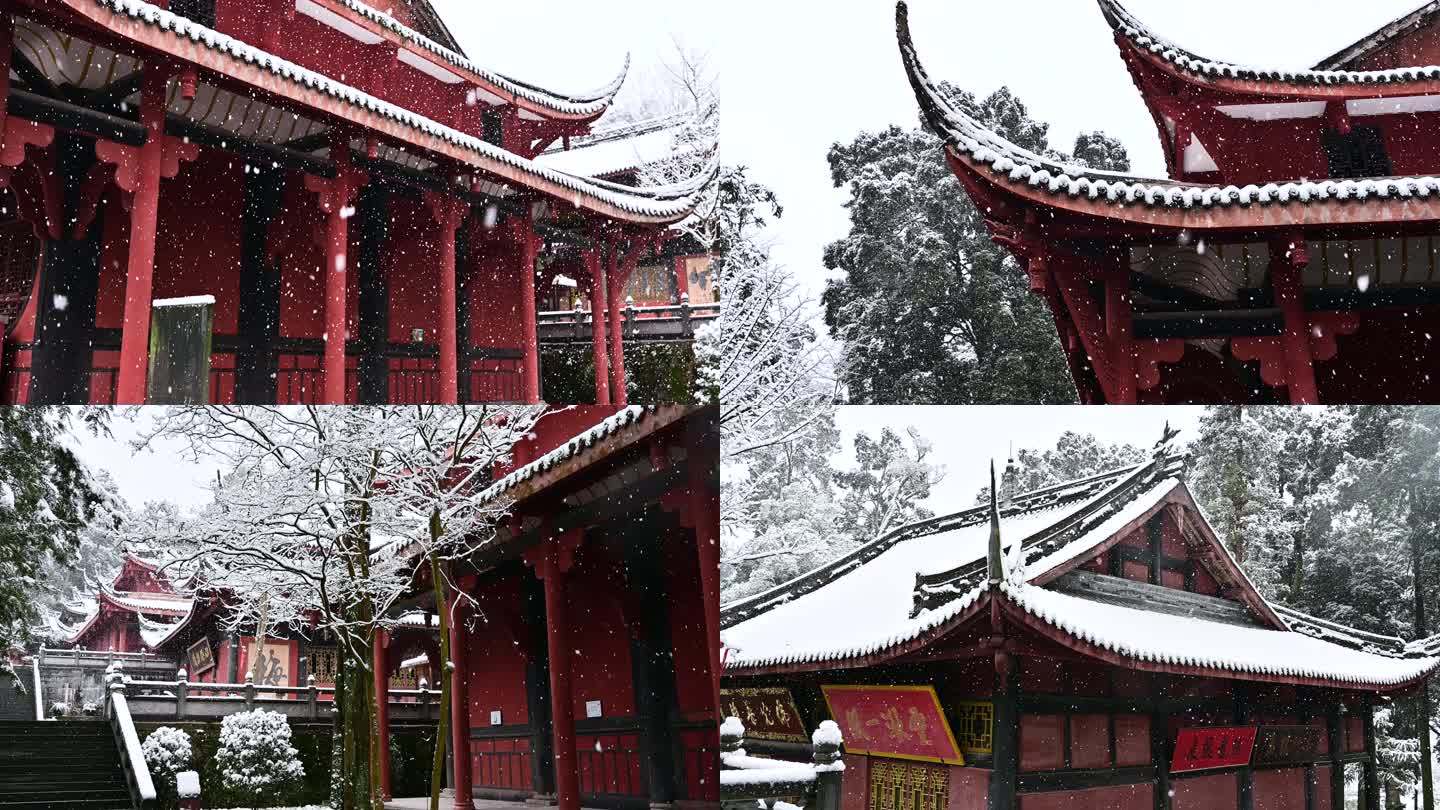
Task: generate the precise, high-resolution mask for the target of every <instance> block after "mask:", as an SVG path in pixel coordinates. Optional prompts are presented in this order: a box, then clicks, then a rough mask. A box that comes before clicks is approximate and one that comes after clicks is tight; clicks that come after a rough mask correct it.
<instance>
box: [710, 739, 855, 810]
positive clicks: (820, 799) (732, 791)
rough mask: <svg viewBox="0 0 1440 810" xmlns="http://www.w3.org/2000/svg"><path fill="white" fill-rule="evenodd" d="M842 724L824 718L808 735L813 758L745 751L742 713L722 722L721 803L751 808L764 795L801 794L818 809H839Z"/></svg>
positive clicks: (841, 770) (765, 796) (843, 767)
mask: <svg viewBox="0 0 1440 810" xmlns="http://www.w3.org/2000/svg"><path fill="white" fill-rule="evenodd" d="M842 742H843V739H842V738H841V736H840V727H839V726H838V725H836V724H835V722H834V721H833V720H825V721H823V722H822V723H820V726H819V727H818V728H816V729H815V733H814V734H812V735H811V737H810V743H811V744H810V762H799V761H792V760H786V759H773V758H770V757H757V756H751V755H750V754H748V753H746V751H745V748H744V744H745V726H744V724H743V723H741V722H740V718H738V717H727V718H725V722H724V723H721V724H720V801H721V804H722V805H726V806H729V807H735V808H739V807H742V806H743V807H749V806H752V805H753V803H755V802H757V801H759V802H761V803H762V805H763V803H764V800H765V799H776V800H778V798H779V797H784V796H796V795H803V796H805V798H806V799H808V800H810V806H811V807H813V808H814V810H838V808H839V807H840V793H841V780H842V779H843V778H844V774H845V763H844V762H842V761H841V759H840V745H841V743H842Z"/></svg>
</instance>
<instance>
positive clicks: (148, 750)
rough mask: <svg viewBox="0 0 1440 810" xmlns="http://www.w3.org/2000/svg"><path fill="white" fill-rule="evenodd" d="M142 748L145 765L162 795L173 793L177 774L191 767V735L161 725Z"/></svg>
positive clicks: (146, 739)
mask: <svg viewBox="0 0 1440 810" xmlns="http://www.w3.org/2000/svg"><path fill="white" fill-rule="evenodd" d="M140 750H141V751H142V752H143V753H144V754H145V765H146V766H147V767H148V768H149V769H150V778H152V779H154V780H155V786H156V787H157V788H159V789H160V791H161V793H162V795H173V794H174V791H175V774H177V773H179V772H180V771H184V770H188V769H189V768H190V760H191V757H192V754H191V750H190V735H189V734H186V733H185V732H183V731H181V730H180V729H178V728H171V727H169V726H161V727H160V728H157V729H155V730H154V731H152V732H150V735H149V736H147V737H146V738H145V743H144V745H141V746H140Z"/></svg>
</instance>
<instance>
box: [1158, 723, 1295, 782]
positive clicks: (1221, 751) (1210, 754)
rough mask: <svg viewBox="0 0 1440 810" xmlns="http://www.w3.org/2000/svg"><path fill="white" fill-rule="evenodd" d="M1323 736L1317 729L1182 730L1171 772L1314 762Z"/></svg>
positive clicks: (1278, 727)
mask: <svg viewBox="0 0 1440 810" xmlns="http://www.w3.org/2000/svg"><path fill="white" fill-rule="evenodd" d="M1322 734H1323V731H1322V730H1321V729H1320V728H1318V727H1315V726H1242V727H1238V728H1182V729H1180V732H1179V734H1177V735H1176V737H1175V758H1174V759H1173V760H1171V763H1170V771H1171V772H1172V773H1179V772H1182V771H1203V770H1207V769H1210V768H1231V767H1234V766H1237V765H1282V764H1286V763H1294V762H1313V761H1314V760H1315V759H1316V758H1317V757H1319V756H1320V743H1321V739H1322V738H1321V735H1322Z"/></svg>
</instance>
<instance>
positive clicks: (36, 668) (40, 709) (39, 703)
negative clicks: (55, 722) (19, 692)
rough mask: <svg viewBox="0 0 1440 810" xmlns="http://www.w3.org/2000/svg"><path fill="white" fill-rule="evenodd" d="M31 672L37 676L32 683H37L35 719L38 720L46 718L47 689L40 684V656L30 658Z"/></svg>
mask: <svg viewBox="0 0 1440 810" xmlns="http://www.w3.org/2000/svg"><path fill="white" fill-rule="evenodd" d="M30 672H31V673H33V674H34V676H35V678H34V680H33V681H32V683H33V684H34V685H35V695H34V699H35V719H36V720H44V719H45V690H44V689H43V688H41V686H40V658H39V656H32V657H31V658H30Z"/></svg>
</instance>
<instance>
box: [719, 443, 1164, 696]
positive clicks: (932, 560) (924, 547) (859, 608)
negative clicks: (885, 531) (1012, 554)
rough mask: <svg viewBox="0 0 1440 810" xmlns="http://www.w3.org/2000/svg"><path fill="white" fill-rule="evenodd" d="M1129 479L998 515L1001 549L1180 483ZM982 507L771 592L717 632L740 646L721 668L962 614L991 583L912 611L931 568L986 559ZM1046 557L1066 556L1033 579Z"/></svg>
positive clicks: (858, 649) (866, 644)
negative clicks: (810, 583) (1138, 483)
mask: <svg viewBox="0 0 1440 810" xmlns="http://www.w3.org/2000/svg"><path fill="white" fill-rule="evenodd" d="M1134 470H1136V468H1133V467H1130V468H1125V469H1124V470H1122V471H1120V472H1131V471H1134ZM1130 478H1131V476H1128V475H1125V476H1121V477H1118V478H1117V477H1111V478H1106V479H1103V480H1104V481H1105V482H1106V483H1108V484H1109V486H1107V487H1105V488H1104V490H1103V491H1101V492H1100V493H1099V494H1090V493H1092V492H1093V491H1092V490H1089V489H1078V490H1077V491H1078V492H1080V493H1082V494H1090V496H1089V497H1075V496H1072V497H1070V498H1068V499H1065V500H1056V501H1050V502H1049V503H1046V504H1045V505H1043V506H1040V507H1038V508H1034V509H1029V510H1025V511H1014V512H1011V513H1009V514H1002V515H1001V520H1000V532H1001V537H1002V538H1005V540H1006V541H1007V542H1008V544H1009V545H1007V549H1011V550H1012V551H1013V549H1014V543H1017V542H1019V543H1021V544H1022V548H1023V547H1026V546H1029V545H1031V541H1032V538H1037V537H1045V536H1048V534H1049V532H1048V530H1049V529H1051V528H1052V527H1056V526H1060V525H1064V524H1066V523H1067V522H1068V519H1069V518H1071V517H1072V516H1075V515H1078V514H1081V513H1084V512H1085V511H1086V510H1087V509H1088V508H1089V507H1091V506H1093V505H1095V504H1096V503H1101V502H1107V501H1111V500H1115V499H1116V498H1117V497H1118V496H1119V495H1122V494H1126V493H1130V497H1133V498H1134V500H1133V501H1132V502H1131V503H1130V504H1129V505H1127V506H1126V508H1125V509H1124V510H1122V513H1121V514H1122V515H1124V516H1127V517H1125V521H1128V520H1130V519H1133V517H1134V516H1135V515H1139V514H1142V513H1143V512H1144V511H1145V510H1146V509H1148V508H1150V507H1151V506H1154V505H1155V504H1156V503H1158V502H1159V500H1160V499H1162V498H1163V497H1164V496H1165V495H1166V494H1168V493H1169V492H1170V491H1171V490H1173V489H1174V488H1175V487H1176V486H1178V485H1179V482H1178V481H1177V480H1176V479H1174V478H1168V477H1167V478H1163V479H1161V480H1159V481H1157V482H1153V483H1151V484H1150V485H1149V486H1148V487H1146V488H1145V489H1144V490H1143V491H1142V492H1140V493H1138V494H1134V493H1133V489H1132V488H1131V487H1128V486H1125V485H1126V484H1127V483H1128V482H1129V481H1130ZM1062 486H1064V485H1062ZM1047 489H1054V488H1047ZM988 510H989V508H988V507H979V508H977V509H972V510H966V511H965V512H962V513H960V515H962V516H965V517H966V518H967V519H965V520H962V521H958V522H959V523H960V525H946V524H939V528H938V530H935V526H936V524H935V522H934V521H926V522H925V523H923V524H918V525H920V526H923V527H924V528H925V529H926V531H925V532H924V533H923V534H920V535H919V536H914V535H912V536H907V537H904V539H903V542H894V543H891V544H890V545H889V546H888V547H886V548H885V549H884V550H883V551H882V552H881V553H880V554H879V555H878V556H874V557H873V558H872V559H869V560H867V561H865V562H863V563H860V564H855V565H852V566H850V567H848V568H847V569H846V570H845V571H844V573H841V574H839V575H838V576H834V577H833V578H831V579H828V580H827V581H825V582H824V583H823V584H821V585H820V586H819V587H817V588H814V589H813V590H810V591H808V592H805V593H802V594H800V595H797V596H794V597H793V598H790V599H784V598H783V597H780V598H771V599H770V600H769V607H768V608H767V609H765V610H764V611H763V612H759V613H756V614H753V615H750V616H749V617H748V618H746V619H745V620H743V621H741V622H738V623H736V624H734V625H733V626H731V627H728V628H727V629H725V630H724V631H723V632H722V634H721V635H722V638H723V639H724V642H725V644H726V646H728V647H731V648H732V649H734V650H736V652H735V653H734V654H733V655H732V656H731V657H730V658H729V659H728V661H727V666H730V667H758V666H773V665H777V664H794V663H809V662H816V661H828V660H838V659H847V658H854V657H857V656H863V655H868V654H872V653H876V652H880V651H883V650H887V649H889V648H892V647H895V646H896V645H899V644H903V643H905V642H907V641H911V640H913V639H915V638H918V637H919V636H920V635H921V634H923V633H925V632H927V631H929V630H932V629H934V628H936V627H938V626H940V625H941V624H943V623H944V622H946V621H948V620H949V619H951V618H953V617H954V616H956V615H959V614H960V613H961V612H963V611H964V609H965V608H967V607H969V606H970V605H971V604H973V603H974V601H975V600H976V599H978V598H979V597H980V595H982V594H983V593H985V592H986V591H987V590H988V588H989V583H988V581H987V580H986V579H985V578H984V577H981V578H979V580H978V582H977V584H975V585H973V586H972V587H966V588H963V589H957V590H956V591H955V592H954V593H953V594H952V595H951V597H950V598H947V599H946V600H944V601H943V602H942V603H940V604H939V605H938V606H936V607H934V608H931V609H928V610H920V611H919V612H918V613H917V612H916V611H915V605H916V602H915V596H916V583H917V581H918V580H919V578H920V577H922V576H924V575H926V574H927V573H929V572H933V571H937V570H946V569H956V568H964V567H966V566H969V565H972V564H975V563H983V561H984V560H985V557H986V552H987V545H988V541H989V537H990V524H989V519H988ZM1131 512H1133V515H1132V514H1131ZM976 513H979V514H976ZM957 517H958V516H957ZM970 518H973V519H970ZM1125 521H1122V523H1120V524H1118V525H1112V521H1108V520H1107V521H1104V522H1102V523H1100V524H1099V525H1097V526H1095V527H1093V528H1091V529H1090V530H1089V531H1087V532H1084V533H1082V534H1081V535H1079V536H1078V537H1075V538H1074V539H1073V540H1072V541H1071V543H1069V544H1067V545H1066V547H1065V550H1068V548H1069V546H1070V545H1074V546H1076V547H1079V548H1082V549H1083V548H1093V547H1094V546H1095V545H1096V544H1098V543H1100V542H1103V541H1104V540H1105V539H1107V538H1108V537H1109V536H1110V534H1113V532H1114V530H1115V529H1116V528H1118V527H1119V525H1123V522H1125ZM1027 553H1028V552H1027ZM1073 553H1076V554H1078V553H1079V552H1078V551H1076V552H1073ZM1051 557H1054V558H1055V559H1057V560H1062V561H1063V559H1068V557H1067V556H1064V555H1061V554H1060V553H1059V552H1055V553H1052V554H1051V555H1050V556H1047V557H1045V558H1043V559H1042V560H1040V561H1038V562H1031V563H1028V564H1027V566H1026V570H1027V574H1028V576H1030V577H1031V578H1034V577H1038V576H1041V575H1043V574H1044V573H1046V572H1047V571H1048V570H1050V567H1053V566H1048V561H1049V560H1050V559H1051ZM1055 564H1058V562H1057V563H1055ZM731 610H733V608H732V609H731Z"/></svg>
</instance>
